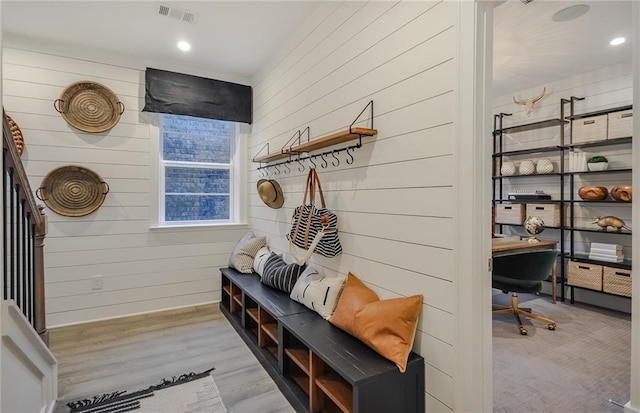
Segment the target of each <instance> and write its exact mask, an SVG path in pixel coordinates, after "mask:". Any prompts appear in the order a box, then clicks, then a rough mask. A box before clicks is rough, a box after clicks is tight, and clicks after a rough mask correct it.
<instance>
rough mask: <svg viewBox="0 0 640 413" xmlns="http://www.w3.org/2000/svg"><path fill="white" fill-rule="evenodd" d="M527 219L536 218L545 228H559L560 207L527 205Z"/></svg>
mask: <svg viewBox="0 0 640 413" xmlns="http://www.w3.org/2000/svg"><path fill="white" fill-rule="evenodd" d="M527 217H538V218H540V219H542V221H544V225H545V226H547V227H559V226H560V205H558V204H527Z"/></svg>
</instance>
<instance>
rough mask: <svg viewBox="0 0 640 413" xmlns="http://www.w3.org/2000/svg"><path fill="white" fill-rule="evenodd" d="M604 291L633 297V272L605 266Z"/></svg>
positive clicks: (603, 271)
mask: <svg viewBox="0 0 640 413" xmlns="http://www.w3.org/2000/svg"><path fill="white" fill-rule="evenodd" d="M602 291H604V292H606V293H611V294H618V295H624V296H625V297H631V270H623V269H621V268H613V267H606V266H605V267H604V269H603V270H602Z"/></svg>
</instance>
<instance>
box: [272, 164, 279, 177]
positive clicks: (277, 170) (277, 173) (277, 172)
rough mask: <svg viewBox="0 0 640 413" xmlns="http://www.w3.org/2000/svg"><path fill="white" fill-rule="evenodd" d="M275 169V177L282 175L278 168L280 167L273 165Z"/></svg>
mask: <svg viewBox="0 0 640 413" xmlns="http://www.w3.org/2000/svg"><path fill="white" fill-rule="evenodd" d="M273 167H274V168H276V171H275V172H274V175H280V168H278V165H273Z"/></svg>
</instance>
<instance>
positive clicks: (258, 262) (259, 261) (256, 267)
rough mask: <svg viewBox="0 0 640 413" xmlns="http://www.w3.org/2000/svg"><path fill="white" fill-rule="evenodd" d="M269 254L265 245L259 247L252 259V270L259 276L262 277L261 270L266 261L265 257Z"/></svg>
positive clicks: (269, 251)
mask: <svg viewBox="0 0 640 413" xmlns="http://www.w3.org/2000/svg"><path fill="white" fill-rule="evenodd" d="M269 255H271V250H270V249H269V247H268V246H267V245H265V246H264V247H262V248H260V250H259V251H258V253H257V254H256V257H255V258H254V259H253V271H255V272H256V273H258V275H259V276H261V277H262V272H263V271H264V263H265V262H267V258H269Z"/></svg>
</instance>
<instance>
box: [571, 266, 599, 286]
mask: <svg viewBox="0 0 640 413" xmlns="http://www.w3.org/2000/svg"><path fill="white" fill-rule="evenodd" d="M567 284H569V285H572V286H575V287H583V288H590V289H592V290H598V291H602V265H596V264H587V263H584V262H576V261H569V274H568V275H567Z"/></svg>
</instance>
